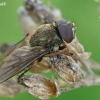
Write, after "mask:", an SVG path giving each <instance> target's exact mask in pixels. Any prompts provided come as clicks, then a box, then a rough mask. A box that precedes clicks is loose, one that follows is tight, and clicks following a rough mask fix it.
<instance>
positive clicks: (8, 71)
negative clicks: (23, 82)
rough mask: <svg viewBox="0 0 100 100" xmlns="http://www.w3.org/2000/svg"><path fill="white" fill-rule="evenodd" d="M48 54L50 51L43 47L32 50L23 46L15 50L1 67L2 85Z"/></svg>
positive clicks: (0, 77) (0, 79)
mask: <svg viewBox="0 0 100 100" xmlns="http://www.w3.org/2000/svg"><path fill="white" fill-rule="evenodd" d="M47 53H48V50H45V49H43V48H41V47H36V48H32V47H30V46H23V47H21V48H18V49H15V50H14V51H13V52H12V53H11V54H10V55H9V56H7V57H6V58H5V59H4V60H3V61H2V62H3V63H2V64H1V66H0V83H2V82H4V81H6V80H7V79H9V78H11V77H13V76H14V75H16V74H18V73H19V72H21V71H23V70H24V69H25V68H27V67H28V66H29V65H30V64H32V63H33V62H34V61H36V60H37V59H39V58H41V57H42V56H44V55H45V54H47Z"/></svg>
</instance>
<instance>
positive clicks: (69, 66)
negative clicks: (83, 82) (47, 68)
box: [51, 54, 83, 82]
mask: <svg viewBox="0 0 100 100" xmlns="http://www.w3.org/2000/svg"><path fill="white" fill-rule="evenodd" d="M51 65H52V69H53V70H54V71H55V72H56V73H57V74H58V75H59V76H60V77H61V79H63V80H64V81H66V82H78V81H79V80H80V79H81V78H82V76H83V73H82V71H81V69H80V68H79V65H78V64H77V63H76V62H75V61H74V60H73V59H72V58H71V57H70V56H67V55H64V54H59V55H56V56H52V57H51Z"/></svg>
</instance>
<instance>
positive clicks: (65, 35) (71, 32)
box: [56, 20, 75, 43]
mask: <svg viewBox="0 0 100 100" xmlns="http://www.w3.org/2000/svg"><path fill="white" fill-rule="evenodd" d="M56 29H57V31H58V36H59V37H60V38H61V39H63V40H64V41H65V42H67V43H70V42H71V41H72V40H73V39H74V37H75V27H74V24H73V23H69V22H66V21H65V20H60V21H56Z"/></svg>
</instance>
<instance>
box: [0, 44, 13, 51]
mask: <svg viewBox="0 0 100 100" xmlns="http://www.w3.org/2000/svg"><path fill="white" fill-rule="evenodd" d="M12 46H13V44H11V43H10V44H8V43H4V44H2V45H1V46H0V52H1V53H5V52H6V51H7V50H8V49H10V48H11V47H12Z"/></svg>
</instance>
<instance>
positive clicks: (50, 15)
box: [24, 0, 61, 24]
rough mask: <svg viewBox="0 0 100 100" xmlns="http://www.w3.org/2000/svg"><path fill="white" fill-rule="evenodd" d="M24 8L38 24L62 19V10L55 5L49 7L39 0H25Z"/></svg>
mask: <svg viewBox="0 0 100 100" xmlns="http://www.w3.org/2000/svg"><path fill="white" fill-rule="evenodd" d="M24 8H25V9H26V10H27V12H28V14H29V16H30V17H31V18H32V19H33V21H35V22H36V23H38V24H43V23H51V22H52V21H53V20H54V21H55V20H59V19H61V12H60V10H59V9H57V8H54V7H47V6H46V5H44V4H43V3H42V2H41V1H39V0H25V1H24Z"/></svg>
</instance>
